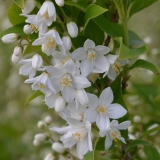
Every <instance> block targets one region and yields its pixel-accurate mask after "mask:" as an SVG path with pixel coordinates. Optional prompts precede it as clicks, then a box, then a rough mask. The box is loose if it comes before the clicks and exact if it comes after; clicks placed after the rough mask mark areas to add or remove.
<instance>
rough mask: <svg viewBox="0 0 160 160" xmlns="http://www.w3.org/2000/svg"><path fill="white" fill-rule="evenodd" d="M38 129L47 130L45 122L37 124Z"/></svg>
mask: <svg viewBox="0 0 160 160" xmlns="http://www.w3.org/2000/svg"><path fill="white" fill-rule="evenodd" d="M37 127H38V128H39V129H45V128H46V125H45V123H44V122H43V121H39V122H38V123H37Z"/></svg>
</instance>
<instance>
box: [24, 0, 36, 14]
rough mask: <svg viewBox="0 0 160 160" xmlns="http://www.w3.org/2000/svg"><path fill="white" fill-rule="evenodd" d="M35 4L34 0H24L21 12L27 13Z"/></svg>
mask: <svg viewBox="0 0 160 160" xmlns="http://www.w3.org/2000/svg"><path fill="white" fill-rule="evenodd" d="M35 6H36V1H35V0H26V1H25V4H24V8H23V9H22V12H23V14H25V15H26V14H29V13H30V12H31V11H32V10H33V9H34V8H35Z"/></svg>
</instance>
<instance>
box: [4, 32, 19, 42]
mask: <svg viewBox="0 0 160 160" xmlns="http://www.w3.org/2000/svg"><path fill="white" fill-rule="evenodd" d="M17 40H18V35H17V34H15V33H10V34H6V35H5V36H3V37H2V41H3V42H4V43H13V42H15V41H17Z"/></svg>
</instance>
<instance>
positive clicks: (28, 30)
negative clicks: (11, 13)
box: [23, 24, 34, 34]
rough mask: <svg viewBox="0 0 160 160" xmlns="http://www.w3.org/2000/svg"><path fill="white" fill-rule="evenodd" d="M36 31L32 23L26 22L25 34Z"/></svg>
mask: <svg viewBox="0 0 160 160" xmlns="http://www.w3.org/2000/svg"><path fill="white" fill-rule="evenodd" d="M33 31H34V29H33V28H32V27H31V25H29V24H26V25H25V26H24V27H23V32H24V33H25V34H31V33H32V32H33Z"/></svg>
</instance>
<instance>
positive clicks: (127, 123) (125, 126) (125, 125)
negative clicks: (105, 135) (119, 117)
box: [116, 121, 131, 130]
mask: <svg viewBox="0 0 160 160" xmlns="http://www.w3.org/2000/svg"><path fill="white" fill-rule="evenodd" d="M130 124H131V122H130V121H124V122H122V123H120V124H119V125H118V126H117V127H116V128H117V129H118V130H126V129H127V128H128V126H129V125H130Z"/></svg>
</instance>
